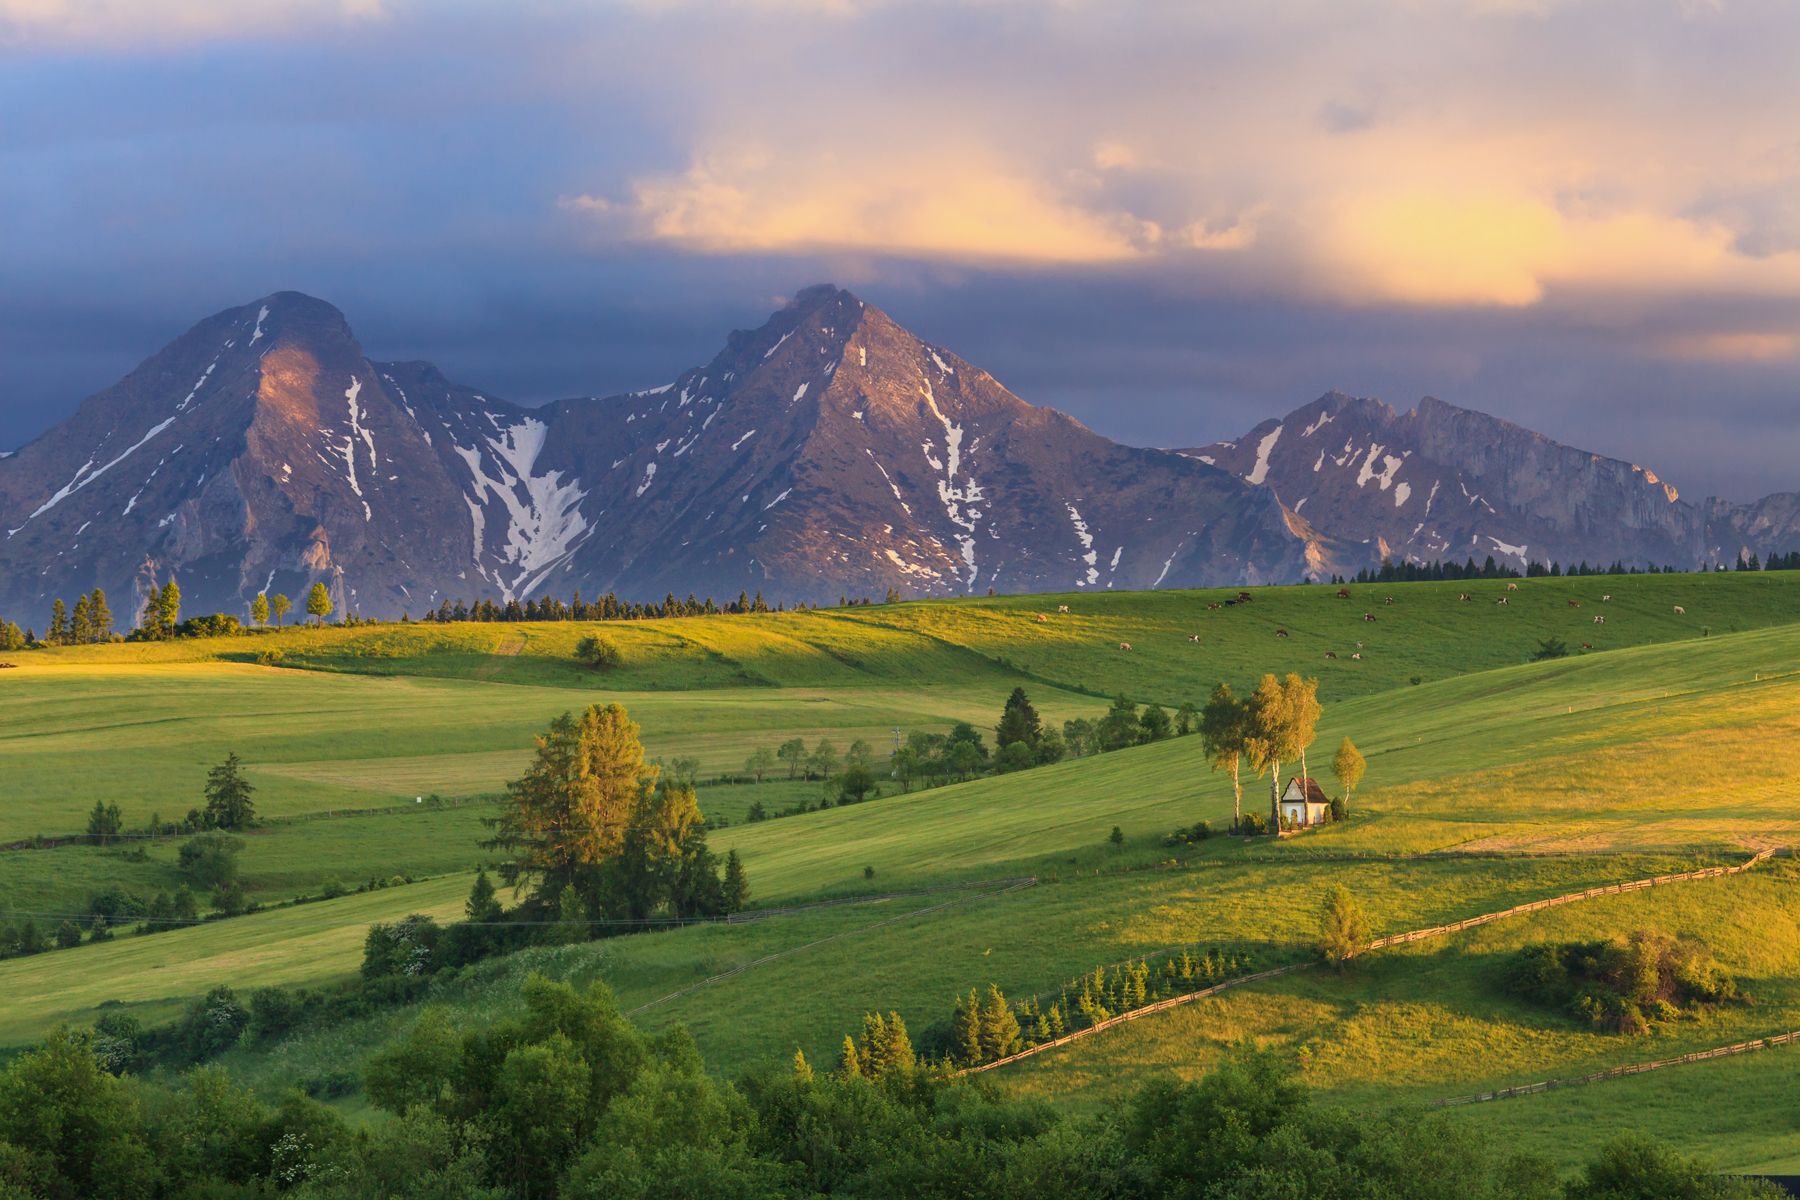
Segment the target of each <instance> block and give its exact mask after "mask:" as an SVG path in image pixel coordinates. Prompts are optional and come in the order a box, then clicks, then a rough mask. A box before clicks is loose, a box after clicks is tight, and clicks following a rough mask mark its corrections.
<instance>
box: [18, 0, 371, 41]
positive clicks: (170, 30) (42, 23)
mask: <svg viewBox="0 0 1800 1200" xmlns="http://www.w3.org/2000/svg"><path fill="white" fill-rule="evenodd" d="M384 15H385V9H384V6H383V0H160V2H156V3H152V2H150V0H0V48H7V47H19V48H25V49H33V48H56V49H69V48H92V47H104V48H113V49H122V50H130V51H142V50H143V49H145V48H146V47H150V46H174V45H185V44H191V43H199V42H211V41H218V40H222V39H227V38H243V37H271V36H278V35H286V34H292V33H294V32H298V31H304V30H308V29H321V28H334V27H339V26H344V25H349V24H354V23H356V22H361V21H369V20H376V19H379V18H381V17H383V16H384Z"/></svg>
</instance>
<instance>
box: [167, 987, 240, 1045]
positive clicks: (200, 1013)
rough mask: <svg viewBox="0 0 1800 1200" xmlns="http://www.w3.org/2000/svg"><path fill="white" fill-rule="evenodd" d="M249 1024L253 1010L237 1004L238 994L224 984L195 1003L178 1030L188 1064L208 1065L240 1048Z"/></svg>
mask: <svg viewBox="0 0 1800 1200" xmlns="http://www.w3.org/2000/svg"><path fill="white" fill-rule="evenodd" d="M249 1024H250V1011H249V1010H248V1009H246V1008H245V1007H244V1006H243V1005H242V1004H240V1003H238V998H237V993H235V992H233V991H232V990H231V989H230V988H228V987H225V986H223V985H221V986H219V987H216V988H214V989H213V990H212V991H210V992H208V993H206V998H205V999H203V1000H198V1001H195V1003H194V1005H193V1006H192V1007H191V1008H189V1009H188V1012H187V1016H186V1017H185V1018H183V1020H182V1022H181V1024H180V1026H178V1028H177V1036H178V1039H179V1041H180V1043H181V1046H182V1048H183V1049H184V1050H185V1051H186V1054H187V1058H188V1061H190V1062H205V1061H206V1060H207V1059H209V1058H212V1057H213V1056H215V1055H218V1054H223V1053H224V1052H225V1051H227V1050H229V1049H231V1048H232V1047H233V1046H235V1045H237V1043H238V1039H239V1038H241V1037H243V1036H244V1029H245V1028H246V1027H247V1026H248V1025H249Z"/></svg>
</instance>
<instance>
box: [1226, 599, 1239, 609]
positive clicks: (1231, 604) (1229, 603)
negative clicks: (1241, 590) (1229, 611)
mask: <svg viewBox="0 0 1800 1200" xmlns="http://www.w3.org/2000/svg"><path fill="white" fill-rule="evenodd" d="M1236 604H1237V601H1236V600H1227V601H1226V602H1225V607H1226V608H1232V607H1234V606H1235V605H1236Z"/></svg>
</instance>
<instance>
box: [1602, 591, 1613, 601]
mask: <svg viewBox="0 0 1800 1200" xmlns="http://www.w3.org/2000/svg"><path fill="white" fill-rule="evenodd" d="M1600 603H1602V604H1611V603H1612V593H1611V592H1608V593H1606V595H1604V596H1602V597H1600Z"/></svg>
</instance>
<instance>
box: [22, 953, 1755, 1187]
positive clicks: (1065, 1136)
mask: <svg viewBox="0 0 1800 1200" xmlns="http://www.w3.org/2000/svg"><path fill="white" fill-rule="evenodd" d="M520 1001H521V1002H520V1004H519V1005H518V1006H517V1009H516V1011H515V1012H509V1013H508V1015H505V1016H503V1017H500V1018H498V1019H494V1020H489V1019H483V1020H481V1021H480V1022H479V1023H470V1022H465V1021H462V1020H459V1019H458V1018H457V1017H456V1016H453V1015H452V1014H451V1013H450V1012H449V1011H447V1010H445V1009H441V1008H427V1009H426V1010H425V1011H424V1013H423V1014H422V1015H421V1016H420V1017H419V1018H418V1020H417V1021H416V1022H415V1023H414V1024H413V1025H412V1027H411V1028H410V1029H409V1031H408V1032H407V1033H406V1034H404V1035H403V1036H401V1037H399V1038H398V1039H396V1040H394V1041H392V1042H390V1043H389V1044H388V1045H387V1046H385V1047H383V1048H382V1049H380V1050H378V1051H377V1052H376V1053H375V1054H374V1055H373V1056H372V1057H371V1058H370V1059H369V1060H368V1063H367V1065H366V1067H365V1068H364V1069H363V1071H362V1073H361V1080H360V1082H361V1083H362V1085H363V1088H364V1090H365V1092H366V1094H367V1096H368V1098H369V1100H370V1102H371V1103H372V1104H373V1105H374V1106H375V1108H376V1110H377V1113H378V1115H377V1116H375V1117H374V1118H373V1119H372V1120H369V1121H366V1122H357V1123H355V1124H352V1123H351V1122H350V1121H348V1120H347V1119H346V1118H345V1117H344V1116H342V1115H341V1114H340V1113H339V1112H337V1111H336V1110H335V1109H333V1108H331V1107H328V1106H327V1105H325V1104H323V1103H321V1102H320V1101H319V1100H317V1099H314V1098H312V1097H310V1096H308V1095H306V1094H304V1093H302V1092H300V1091H292V1092H289V1093H288V1094H287V1095H286V1096H284V1097H283V1098H282V1099H280V1100H279V1101H278V1102H276V1103H273V1104H271V1103H268V1102H265V1101H264V1100H262V1099H260V1098H259V1097H258V1096H257V1095H256V1094H255V1093H254V1092H252V1091H251V1090H250V1089H249V1088H248V1087H245V1086H243V1085H241V1084H239V1083H238V1082H236V1081H235V1080H234V1079H233V1078H232V1077H231V1076H230V1075H229V1074H228V1073H227V1072H225V1071H223V1070H221V1069H219V1068H216V1067H203V1068H200V1069H198V1070H195V1071H193V1072H191V1073H189V1074H187V1075H186V1076H185V1077H182V1078H179V1079H177V1080H175V1081H174V1082H173V1083H171V1082H164V1081H160V1080H158V1081H152V1080H148V1079H145V1080H139V1079H127V1078H121V1077H120V1076H119V1075H116V1074H114V1073H113V1072H112V1070H111V1069H109V1068H110V1067H111V1066H112V1065H113V1064H114V1063H115V1062H116V1061H117V1058H116V1057H115V1053H116V1051H117V1050H118V1048H119V1047H118V1043H117V1039H115V1038H113V1037H111V1036H109V1035H108V1034H106V1033H104V1032H101V1031H100V1030H71V1029H67V1028H64V1029H59V1030H57V1031H56V1032H54V1033H52V1034H51V1035H50V1036H49V1037H48V1038H47V1039H46V1040H45V1042H44V1043H43V1044H42V1045H41V1046H39V1047H38V1048H36V1049H33V1050H30V1051H28V1052H25V1053H23V1054H20V1055H18V1056H16V1057H15V1058H14V1059H13V1060H12V1061H11V1062H9V1063H8V1064H7V1066H6V1068H5V1070H4V1071H3V1072H0V1194H3V1195H5V1196H7V1197H8V1200H13V1198H19V1200H65V1198H67V1200H72V1198H74V1197H88V1196H95V1197H99V1196H105V1197H109V1198H113V1200H155V1198H159V1197H199V1196H207V1197H219V1198H227V1197H229V1198H236V1200H250V1198H252V1197H268V1196H275V1195H282V1196H290V1197H293V1198H294V1200H362V1198H364V1197H369V1196H382V1197H387V1198H390V1200H598V1198H600V1197H607V1198H608V1200H669V1198H690V1197H691V1198H699V1197H707V1198H709V1200H710V1198H719V1200H786V1198H789V1197H794V1198H799V1197H815V1196H827V1195H829V1196H844V1197H859V1198H868V1200H876V1198H882V1200H885V1198H887V1197H893V1196H907V1197H912V1198H914V1200H953V1198H956V1200H961V1198H965V1197H971V1196H980V1197H987V1198H991V1200H1065V1198H1066V1200H1076V1198H1078V1197H1079V1198H1086V1197H1104V1198H1107V1200H1190V1198H1193V1200H1197V1198H1199V1197H1219V1198H1222V1200H1223V1198H1231V1197H1237V1198H1242V1200H1251V1198H1256V1197H1283V1198H1284V1200H1328V1198H1330V1200H1336V1198H1341V1197H1376V1196H1406V1197H1409V1198H1411V1200H1636V1198H1639V1197H1643V1198H1648V1197H1658V1198H1661V1197H1675V1196H1683V1197H1694V1198H1696V1200H1772V1198H1773V1197H1776V1196H1779V1195H1780V1193H1779V1192H1778V1191H1776V1190H1774V1189H1773V1188H1772V1186H1771V1185H1768V1184H1765V1183H1761V1182H1757V1181H1749V1180H1739V1179H1733V1178H1730V1177H1725V1176H1720V1175H1718V1174H1716V1173H1714V1171H1713V1170H1712V1169H1711V1168H1710V1167H1709V1166H1708V1165H1707V1164H1705V1163H1703V1162H1699V1161H1696V1160H1692V1159H1689V1158H1686V1157H1684V1156H1682V1155H1679V1154H1677V1153H1675V1152H1673V1151H1671V1150H1670V1149H1668V1148H1667V1147H1666V1146H1664V1145H1662V1144H1660V1143H1656V1142H1652V1141H1650V1140H1648V1139H1645V1138H1641V1137H1628V1138H1624V1139H1620V1140H1616V1141H1612V1142H1609V1143H1607V1144H1606V1145H1605V1146H1604V1147H1603V1148H1602V1149H1601V1150H1600V1151H1598V1152H1597V1153H1596V1154H1595V1155H1594V1156H1593V1157H1591V1158H1590V1159H1588V1160H1587V1162H1586V1163H1585V1164H1584V1165H1582V1166H1581V1167H1580V1168H1579V1169H1578V1170H1577V1171H1575V1172H1574V1173H1573V1174H1572V1175H1570V1176H1569V1177H1567V1178H1559V1177H1558V1173H1557V1171H1556V1169H1555V1167H1554V1166H1553V1165H1552V1164H1551V1163H1549V1162H1548V1161H1547V1160H1544V1159H1540V1158H1536V1157H1532V1156H1530V1155H1524V1154H1520V1153H1518V1152H1517V1151H1516V1150H1515V1149H1514V1148H1513V1147H1512V1145H1511V1143H1510V1142H1509V1141H1508V1140H1507V1139H1504V1138H1493V1137H1489V1136H1486V1135H1485V1134H1484V1133H1483V1132H1482V1131H1481V1130H1479V1129H1478V1128H1477V1127H1475V1126H1472V1125H1470V1124H1469V1123H1467V1122H1464V1121H1459V1120H1456V1119H1454V1118H1452V1117H1451V1116H1449V1115H1448V1114H1444V1113H1428V1114H1420V1113H1417V1112H1411V1111H1400V1112H1393V1113H1380V1112H1370V1111H1367V1110H1359V1111H1352V1110H1349V1109H1346V1108H1344V1107H1343V1106H1341V1105H1332V1104H1325V1103H1321V1102H1319V1101H1317V1100H1315V1098H1314V1096H1313V1093H1312V1092H1311V1091H1310V1089H1309V1088H1308V1087H1307V1086H1306V1085H1305V1084H1304V1083H1303V1082H1302V1081H1301V1080H1300V1078H1299V1077H1298V1074H1297V1072H1296V1070H1295V1068H1294V1067H1293V1066H1292V1065H1291V1064H1290V1063H1289V1062H1287V1061H1286V1060H1285V1059H1284V1058H1283V1057H1282V1056H1280V1055H1279V1054H1278V1053H1277V1052H1275V1051H1273V1050H1258V1049H1256V1048H1254V1047H1253V1046H1251V1045H1249V1044H1244V1045H1240V1046H1239V1047H1237V1048H1235V1049H1233V1050H1231V1051H1230V1052H1229V1053H1228V1054H1227V1055H1226V1056H1225V1057H1224V1059H1223V1060H1222V1061H1221V1062H1220V1063H1219V1064H1218V1065H1217V1066H1216V1067H1215V1068H1214V1069H1212V1070H1210V1071H1208V1072H1207V1073H1206V1074H1205V1076H1204V1077H1202V1078H1201V1079H1200V1080H1199V1081H1197V1082H1193V1083H1189V1082H1186V1081H1183V1080H1181V1079H1180V1078H1178V1077H1177V1076H1175V1075H1173V1074H1164V1075H1161V1076H1158V1077H1157V1078H1155V1079H1153V1080H1152V1081H1150V1082H1149V1083H1147V1084H1145V1085H1143V1086H1142V1087H1140V1088H1138V1089H1137V1090H1136V1091H1134V1092H1132V1093H1130V1094H1128V1095H1127V1096H1125V1097H1123V1098H1122V1099H1121V1101H1120V1102H1119V1103H1117V1104H1114V1105H1109V1106H1107V1107H1105V1108H1103V1109H1102V1110H1100V1111H1097V1112H1094V1113H1091V1114H1070V1113H1067V1112H1065V1111H1062V1110H1060V1109H1058V1108H1056V1107H1054V1106H1051V1105H1047V1104H1043V1103H1041V1102H1039V1101H1035V1100H1027V1099H1017V1098H1013V1097H1010V1096H1007V1095H1006V1094H1004V1093H1003V1092H1002V1091H1000V1090H999V1089H998V1088H995V1087H994V1086H992V1085H991V1084H989V1083H987V1082H985V1081H982V1080H979V1079H977V1080H955V1079H952V1078H949V1077H947V1075H946V1073H945V1072H944V1071H943V1070H942V1069H941V1068H938V1067H936V1066H921V1065H919V1064H918V1063H917V1061H916V1060H915V1061H914V1062H913V1063H911V1064H908V1063H907V1062H906V1056H907V1052H908V1050H909V1045H908V1043H907V1042H906V1040H905V1035H906V1031H905V1029H904V1026H903V1025H902V1024H900V1023H898V1022H896V1021H894V1020H892V1019H890V1018H882V1019H881V1020H880V1021H879V1022H871V1023H869V1024H868V1025H867V1026H865V1036H864V1042H863V1046H866V1048H867V1050H868V1059H867V1062H866V1064H865V1063H864V1062H863V1060H862V1058H861V1054H860V1052H861V1050H862V1049H863V1046H859V1047H858V1051H859V1057H858V1064H857V1065H858V1070H857V1071H856V1072H855V1073H853V1074H852V1073H847V1072H844V1071H831V1072H827V1071H820V1072H815V1071H814V1070H813V1069H812V1067H811V1065H810V1064H809V1063H808V1062H807V1061H806V1058H805V1056H804V1055H803V1054H796V1055H795V1056H794V1058H793V1060H792V1061H791V1062H790V1063H788V1064H768V1065H766V1066H763V1067H760V1068H757V1069H755V1070H752V1071H749V1072H747V1073H745V1074H743V1075H741V1076H740V1077H738V1078H737V1079H735V1080H726V1079H723V1078H720V1077H719V1076H718V1075H716V1074H713V1073H710V1072H708V1070H707V1069H706V1063H705V1060H704V1058H703V1057H702V1055H701V1053H700V1051H699V1049H698V1047H697V1046H696V1045H695V1043H694V1041H693V1039H692V1037H691V1036H690V1035H689V1034H688V1033H687V1032H686V1031H685V1030H684V1029H682V1028H680V1027H677V1028H675V1029H673V1030H671V1031H669V1032H666V1033H661V1034H658V1035H655V1036H649V1035H646V1034H644V1033H643V1032H641V1031H640V1030H638V1029H637V1028H636V1027H635V1026H633V1025H632V1023H631V1022H630V1021H629V1020H628V1019H627V1018H626V1017H625V1016H624V1015H623V1014H622V1013H621V1011H620V1008H619V1005H618V1002H617V1001H616V999H615V998H614V997H613V994H612V993H611V992H610V991H609V990H608V989H607V988H606V986H605V985H604V984H601V983H594V984H592V985H590V986H589V987H587V988H586V989H582V990H577V989H576V988H575V987H574V986H572V985H570V984H568V983H557V982H552V981H550V980H548V979H546V978H544V977H542V976H539V975H533V976H531V977H529V978H528V979H526V980H525V981H524V983H523V984H522V985H521V987H520ZM195 1009H196V1011H195V1014H194V1016H195V1019H194V1020H193V1021H192V1022H190V1023H189V1025H188V1035H189V1036H190V1037H192V1038H193V1039H194V1041H195V1042H196V1043H197V1047H196V1048H198V1049H205V1048H206V1047H208V1046H211V1045H214V1044H217V1043H219V1042H225V1041H231V1040H236V1039H240V1038H246V1037H249V1038H255V1039H258V1040H261V1039H262V1038H265V1037H267V1036H269V1035H268V1034H267V1033H266V1032H265V1026H264V1025H263V1023H264V1022H268V1023H269V1025H268V1027H277V1028H278V1027H279V1024H280V1020H281V1017H282V1013H281V1011H280V1008H279V1006H278V1005H275V1004H269V1005H265V1006H263V1007H262V1008H260V1009H256V1008H254V1007H252V1008H246V1007H245V1006H244V1005H242V1004H240V1003H238V1002H236V1000H235V998H233V997H228V996H213V997H209V998H208V999H207V1000H206V1001H203V1002H201V1003H200V1004H197V1005H196V1006H195ZM115 1016H116V1019H117V1020H118V1021H120V1022H125V1023H128V1022H129V1020H130V1018H129V1017H128V1016H125V1015H124V1014H116V1015H115ZM104 1020H106V1021H108V1022H112V1021H114V1020H115V1017H113V1016H109V1017H108V1018H105V1019H104ZM896 1026H898V1027H896ZM276 1036H278V1035H276ZM865 1065H866V1068H867V1069H866V1070H865V1069H864V1067H865ZM347 1082H348V1084H349V1085H350V1086H354V1084H355V1082H357V1081H356V1080H355V1078H354V1077H353V1076H352V1077H350V1078H349V1079H348V1081H347Z"/></svg>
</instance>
